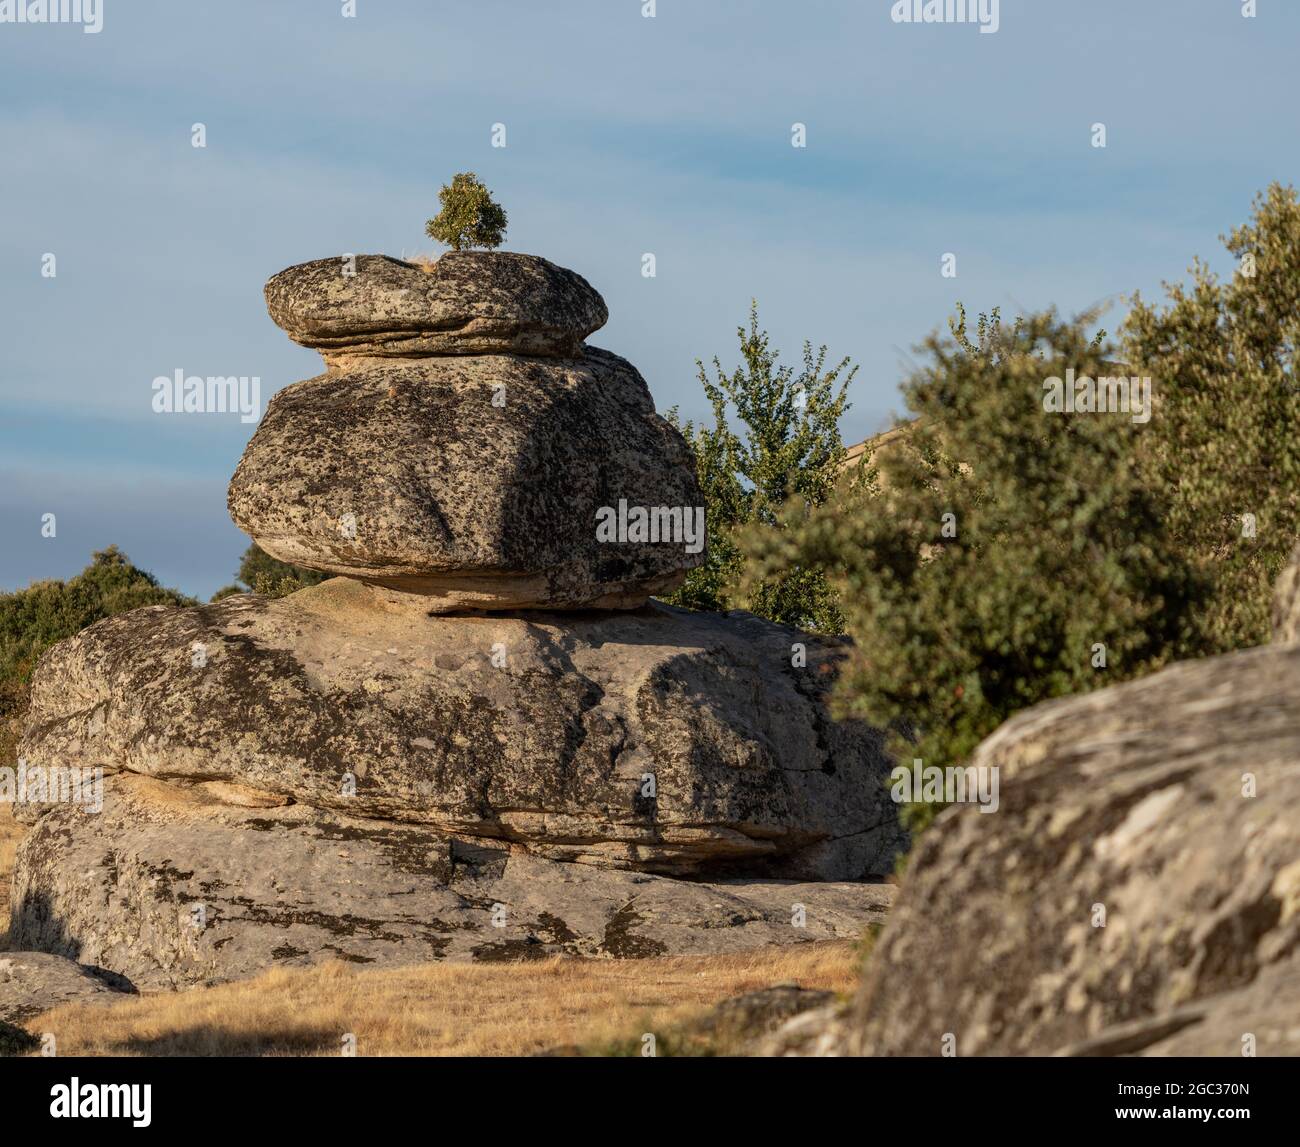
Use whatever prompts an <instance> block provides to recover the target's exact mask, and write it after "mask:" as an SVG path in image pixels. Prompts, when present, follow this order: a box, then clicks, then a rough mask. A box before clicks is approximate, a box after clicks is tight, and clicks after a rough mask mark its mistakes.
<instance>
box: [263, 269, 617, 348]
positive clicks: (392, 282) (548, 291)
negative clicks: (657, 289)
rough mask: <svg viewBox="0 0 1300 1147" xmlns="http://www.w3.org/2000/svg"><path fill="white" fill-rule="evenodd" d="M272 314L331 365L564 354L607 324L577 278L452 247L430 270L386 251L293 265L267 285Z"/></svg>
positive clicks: (596, 298) (600, 303)
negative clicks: (370, 359) (357, 361)
mask: <svg viewBox="0 0 1300 1147" xmlns="http://www.w3.org/2000/svg"><path fill="white" fill-rule="evenodd" d="M266 305H267V308H268V310H269V311H270V312H271V318H273V319H274V320H275V321H276V323H278V324H279V325H280V326H281V327H283V328H284V329H285V330H286V331H287V332H288V334H289V337H290V338H291V339H293V340H294V342H297V343H301V344H302V345H303V346H306V347H311V348H312V349H313V350H318V351H320V352H321V354H322V355H323V356H324V357H325V360H326V361H327V362H329V363H331V364H337V363H339V362H342V361H345V360H346V359H348V358H355V357H380V358H390V357H423V356H427V355H477V354H495V353H501V352H510V353H513V354H527V355H540V356H543V357H568V356H572V355H575V354H580V353H581V347H582V341H583V339H585V338H586V337H587V336H588V335H589V334H591V333H592V331H595V330H599V329H600V328H601V327H602V326H604V325H605V321H606V319H607V318H608V317H609V312H608V311H607V310H606V308H605V301H604V300H603V299H602V298H601V297H600V295H599V294H598V293H597V292H596V291H595V290H594V289H593V288H592V286H591V284H589V283H588V282H587V280H586V279H584V278H583V277H582V276H581V275H579V274H577V273H576V272H574V271H569V270H566V269H565V268H563V267H557V266H556V265H555V264H554V263H550V262H548V261H547V260H545V259H541V258H538V257H537V256H536V255H521V254H516V253H514V252H509V251H500V252H498V251H450V252H448V253H447V254H445V255H443V256H442V258H440V259H439V260H438V261H437V262H436V263H435V264H433V265H432V266H431V267H430V268H428V269H425V268H424V267H423V266H420V265H417V264H414V263H405V262H402V261H401V260H400V259H392V258H389V257H388V256H386V255H343V256H338V257H335V258H332V259H316V260H314V261H313V262H310V263H301V264H299V265H298V266H296V267H289V268H288V269H286V270H284V271H281V272H280V273H279V274H278V275H275V276H274V277H272V279H271V280H270V282H268V283H267V284H266Z"/></svg>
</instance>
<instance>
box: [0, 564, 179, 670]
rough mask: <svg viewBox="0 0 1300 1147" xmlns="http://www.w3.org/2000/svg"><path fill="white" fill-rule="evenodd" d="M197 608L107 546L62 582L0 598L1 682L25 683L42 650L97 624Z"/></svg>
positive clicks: (38, 585) (37, 585)
mask: <svg viewBox="0 0 1300 1147" xmlns="http://www.w3.org/2000/svg"><path fill="white" fill-rule="evenodd" d="M196 604H198V603H197V602H196V601H195V599H194V598H192V597H186V596H185V594H183V593H179V592H177V591H176V590H174V589H164V588H163V587H162V586H160V585H159V584H158V579H157V578H155V577H154V576H153V574H151V573H146V572H145V571H144V570H142V569H138V568H137V567H136V566H134V565H132V564H131V560H130V558H128V557H127V556H126V555H125V554H124V553H122V552H121V551H120V550H119V549H118V548H117V547H116V546H109V547H108V549H106V550H101V551H100V552H98V553H96V554H94V555H93V557H92V559H91V563H90V565H88V566H87V567H86V568H85V569H84V570H82V571H81V573H79V574H77V576H76V577H73V578H70V579H69V580H67V581H39V582H35V583H33V584H32V585H31V586H29V587H28V588H27V589H22V590H17V591H15V592H13V593H0V682H11V683H25V682H26V681H27V680H28V678H29V677H30V676H31V672H32V669H33V668H35V665H36V661H37V659H38V658H39V657H40V655H41V654H42V653H44V652H45V650H46V649H48V648H49V647H50V646H51V645H53V644H54V643H55V642H58V641H62V640H63V639H64V638H66V637H72V636H73V635H74V634H76V633H79V632H80V631H81V630H83V629H85V628H86V626H88V625H90V624H91V623H92V622H96V621H99V620H100V619H102V618H105V617H111V616H113V615H114V614H117V613H125V612H126V611H127V610H129V609H139V608H140V607H141V606H144V605H196Z"/></svg>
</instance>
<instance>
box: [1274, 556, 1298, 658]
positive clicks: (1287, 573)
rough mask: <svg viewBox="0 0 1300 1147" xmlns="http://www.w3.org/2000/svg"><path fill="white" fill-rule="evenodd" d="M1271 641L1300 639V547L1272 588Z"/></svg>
mask: <svg viewBox="0 0 1300 1147" xmlns="http://www.w3.org/2000/svg"><path fill="white" fill-rule="evenodd" d="M1272 620H1273V640H1274V641H1295V640H1296V639H1297V638H1300V545H1298V546H1296V548H1295V549H1294V550H1293V551H1292V553H1291V560H1290V561H1289V562H1288V563H1287V565H1286V568H1285V569H1283V570H1282V573H1281V574H1280V575H1279V576H1278V579H1277V583H1276V584H1275V585H1274V587H1273V618H1272Z"/></svg>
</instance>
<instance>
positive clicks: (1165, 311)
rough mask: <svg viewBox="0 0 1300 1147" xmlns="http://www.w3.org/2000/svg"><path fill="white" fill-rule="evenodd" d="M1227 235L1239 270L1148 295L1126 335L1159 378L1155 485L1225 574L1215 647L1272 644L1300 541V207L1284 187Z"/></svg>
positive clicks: (1213, 618) (1177, 520)
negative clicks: (1282, 587) (1273, 620)
mask: <svg viewBox="0 0 1300 1147" xmlns="http://www.w3.org/2000/svg"><path fill="white" fill-rule="evenodd" d="M1223 242H1224V243H1225V245H1226V246H1227V249H1228V251H1229V252H1230V253H1231V254H1232V255H1233V257H1234V259H1235V260H1236V262H1237V271H1236V273H1235V274H1234V275H1233V276H1232V278H1231V279H1229V280H1228V281H1227V282H1222V281H1220V280H1219V279H1218V278H1217V277H1216V276H1215V275H1213V274H1212V273H1211V272H1210V271H1209V270H1208V268H1207V267H1206V266H1205V265H1204V264H1203V263H1201V262H1199V261H1197V262H1195V263H1193V265H1192V267H1191V270H1190V274H1191V276H1192V281H1191V282H1190V283H1189V284H1187V285H1182V284H1178V285H1174V286H1170V285H1168V284H1166V290H1167V292H1168V299H1167V302H1166V304H1165V305H1164V306H1154V305H1149V304H1147V303H1146V302H1144V301H1143V300H1142V298H1141V297H1140V296H1136V297H1135V299H1134V304H1133V308H1132V310H1131V312H1130V314H1129V317H1128V320H1127V322H1126V323H1125V326H1124V329H1123V335H1124V343H1123V346H1124V352H1125V355H1126V357H1127V358H1128V360H1129V361H1130V363H1131V365H1132V369H1133V370H1135V371H1141V372H1142V373H1143V374H1149V375H1151V377H1152V379H1153V385H1154V387H1155V393H1156V399H1157V406H1156V414H1155V417H1154V418H1153V420H1152V422H1151V425H1150V427H1149V428H1148V429H1149V430H1151V431H1154V433H1152V434H1149V435H1147V434H1144V435H1143V437H1142V444H1143V446H1144V448H1145V449H1144V463H1145V465H1146V469H1147V480H1148V481H1150V482H1151V483H1152V484H1153V485H1159V486H1161V487H1164V488H1166V489H1168V490H1169V491H1170V492H1171V500H1170V506H1169V511H1168V513H1169V524H1170V528H1171V529H1172V531H1173V534H1174V537H1175V539H1176V541H1177V544H1178V545H1179V546H1180V547H1182V548H1183V549H1184V550H1185V551H1186V552H1187V553H1188V554H1189V555H1190V557H1191V558H1192V560H1194V561H1195V562H1196V563H1197V565H1198V567H1199V568H1200V570H1201V572H1202V573H1203V574H1204V575H1205V576H1207V577H1209V578H1211V579H1212V580H1213V582H1214V586H1215V588H1214V593H1213V595H1212V598H1211V600H1210V601H1209V603H1208V604H1207V608H1206V609H1205V610H1204V612H1203V613H1202V614H1201V616H1200V617H1199V618H1198V625H1199V627H1200V629H1201V642H1202V645H1203V647H1204V649H1205V650H1206V651H1207V652H1222V651H1226V650H1229V649H1235V648H1239V647H1241V646H1246V645H1255V644H1259V643H1261V642H1264V641H1267V640H1268V637H1269V618H1268V614H1269V600H1270V596H1271V587H1272V585H1273V582H1274V581H1275V580H1276V578H1277V575H1278V573H1279V572H1280V571H1281V569H1282V567H1283V565H1284V564H1285V562H1286V560H1287V558H1288V556H1289V554H1290V552H1291V548H1292V546H1293V545H1294V544H1295V541H1296V538H1297V536H1298V535H1300V514H1298V512H1297V496H1298V495H1300V440H1297V438H1296V434H1295V426H1296V424H1297V420H1298V419H1300V379H1297V376H1296V357H1295V356H1296V348H1297V346H1300V202H1298V201H1297V198H1296V192H1295V189H1294V188H1291V187H1282V186H1280V185H1278V184H1273V185H1272V186H1270V187H1269V188H1268V189H1267V190H1266V191H1265V192H1264V193H1263V194H1261V195H1260V196H1258V197H1257V198H1256V200H1255V203H1254V210H1253V212H1252V216H1251V219H1250V221H1249V222H1248V223H1246V224H1245V225H1244V226H1242V227H1238V228H1236V229H1235V230H1234V231H1233V232H1232V234H1231V235H1229V236H1227V237H1226V238H1224V240H1223Z"/></svg>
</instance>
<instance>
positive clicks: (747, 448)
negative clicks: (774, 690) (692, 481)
mask: <svg viewBox="0 0 1300 1147" xmlns="http://www.w3.org/2000/svg"><path fill="white" fill-rule="evenodd" d="M736 334H737V336H738V338H739V340H740V356H741V359H742V360H743V365H741V366H738V367H737V368H736V369H735V370H734V371H733V372H732V373H731V374H727V373H726V372H725V371H724V370H723V369H722V363H721V362H720V361H719V360H718V359H717V358H714V360H713V377H710V375H709V372H708V371H707V370H706V369H705V366H704V363H702V362H700V361H699V360H696V366H697V367H698V368H699V379H700V383H701V385H702V386H703V387H704V393H705V394H706V395H707V396H708V399H709V402H710V404H711V405H712V407H713V425H712V426H709V425H705V424H700V425H698V426H697V425H695V424H694V423H693V422H686V423H682V422H680V420H679V418H678V414H677V408H676V407H674V408H673V409H672V410H670V411H669V412H668V418H669V421H671V422H672V423H673V425H675V426H677V427H678V429H680V430H681V432H682V434H683V436H684V437H685V438H686V441H687V442H688V443H689V445H690V446H691V448H692V450H693V451H694V453H695V463H696V473H697V475H698V477H699V482H700V488H701V491H702V493H703V495H704V505H705V516H706V525H707V536H708V548H707V551H706V555H705V562H704V564H703V565H701V566H699V567H697V568H696V569H694V570H691V571H690V573H688V574H687V576H686V581H685V583H684V584H683V585H682V587H681V588H680V589H678V590H677V591H676V592H675V593H673V594H672V595H670V596H668V597H667V598H666V599H665V600H667V601H669V602H670V603H672V604H674V605H681V606H685V607H687V608H689V609H711V610H725V609H747V610H749V611H750V612H751V613H756V614H758V615H759V616H760V617H766V618H769V619H771V620H772V621H777V622H781V623H783V624H786V625H795V626H799V627H801V628H803V629H810V630H814V631H818V632H829V633H839V632H841V631H842V627H843V617H842V616H841V614H840V611H839V608H838V605H837V603H836V598H835V594H834V592H833V591H832V589H831V587H830V585H829V583H828V582H827V580H826V576H825V574H823V573H822V572H821V571H820V570H818V569H814V568H810V567H807V566H804V565H802V564H800V563H799V562H797V561H794V562H792V563H791V564H789V565H786V566H783V567H781V568H779V569H778V568H775V567H773V568H771V569H769V570H768V573H767V576H765V577H763V578H761V579H758V580H749V579H747V577H746V572H747V559H746V555H745V553H744V552H743V550H742V549H741V546H740V542H739V539H740V536H741V534H742V533H743V532H744V531H745V530H746V529H747V528H749V527H751V526H754V525H763V526H766V527H768V528H770V529H772V530H775V531H782V530H786V529H790V528H794V527H795V526H796V525H797V524H798V523H799V522H800V521H801V520H803V519H804V518H805V517H806V516H807V514H808V512H809V511H810V510H811V509H812V508H813V507H816V506H820V505H822V504H823V503H824V502H825V501H826V500H827V498H829V497H830V495H831V492H832V490H833V489H834V486H835V481H836V479H837V477H838V476H839V472H840V468H841V465H842V464H843V460H844V444H843V442H842V441H841V440H840V431H839V419H840V416H841V415H842V414H843V413H844V411H845V410H847V409H848V402H847V398H846V391H847V388H848V385H849V383H850V382H851V381H852V380H853V376H854V375H855V374H856V373H857V367H852V368H850V367H849V360H848V359H847V358H846V359H843V360H842V361H841V362H839V363H838V364H837V365H836V366H834V367H833V368H832V369H830V370H826V369H825V363H826V348H825V347H824V346H823V347H822V348H821V349H820V350H818V351H817V352H816V353H814V352H813V349H812V345H811V344H810V343H805V344H804V350H803V368H802V370H800V371H799V372H798V373H797V374H796V373H795V371H794V369H793V368H792V367H789V366H781V365H779V364H778V361H777V360H778V357H779V356H778V354H777V352H776V351H773V350H771V349H770V348H769V346H768V335H767V332H766V331H764V330H760V329H759V326H758V304H757V303H752V304H751V306H750V311H749V329H748V330H746V329H745V328H744V327H740V328H738V329H737V331H736ZM733 415H734V417H735V418H736V419H737V420H738V421H739V423H740V425H741V426H742V428H743V433H740V434H738V433H736V431H735V430H733V429H732V426H731V421H730V420H731V418H732V416H733Z"/></svg>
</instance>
